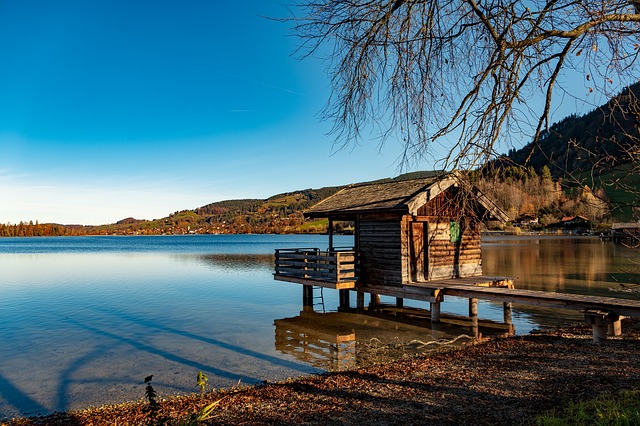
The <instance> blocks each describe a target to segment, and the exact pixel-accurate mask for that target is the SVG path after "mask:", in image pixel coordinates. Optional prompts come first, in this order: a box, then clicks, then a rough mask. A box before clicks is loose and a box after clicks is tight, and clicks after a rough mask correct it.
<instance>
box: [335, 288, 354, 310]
mask: <svg viewBox="0 0 640 426" xmlns="http://www.w3.org/2000/svg"><path fill="white" fill-rule="evenodd" d="M338 292H339V294H340V310H347V309H349V306H350V305H351V294H350V293H349V290H338Z"/></svg>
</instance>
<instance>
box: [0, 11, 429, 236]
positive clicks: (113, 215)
mask: <svg viewBox="0 0 640 426" xmlns="http://www.w3.org/2000/svg"><path fill="white" fill-rule="evenodd" d="M287 15H288V11H287V9H286V7H285V6H284V5H283V4H281V3H279V2H272V1H265V0H248V1H243V2H218V1H210V0H190V1H184V2H178V1H169V0H154V1H142V0H141V1H131V0H126V1H125V0H93V1H85V0H59V1H50V0H41V1H36V0H0V58H1V61H2V62H1V64H2V65H1V66H0V196H1V199H2V201H0V222H1V223H7V222H11V223H16V222H18V221H28V220H34V221H35V220H38V221H40V222H42V223H43V222H57V223H64V224H71V223H80V224H87V225H88V224H104V223H113V222H115V221H117V220H119V219H122V218H125V217H129V216H133V217H135V218H139V219H154V218H160V217H164V216H166V215H168V214H169V213H172V212H174V211H176V210H183V209H191V208H196V207H199V206H202V205H205V204H208V203H210V202H214V201H220V200H225V199H234V198H266V197H268V196H270V195H274V194H277V193H280V192H286V191H293V190H297V189H304V188H309V187H313V188H319V187H322V186H329V185H340V184H347V183H351V182H358V181H365V180H370V179H377V178H382V177H387V176H394V175H396V174H398V163H397V159H398V156H399V155H400V152H401V150H400V145H399V144H398V143H394V142H393V141H390V142H389V143H388V144H386V145H385V146H384V147H383V148H382V149H380V147H379V146H378V143H377V141H376V140H372V141H370V142H367V143H364V144H362V145H359V146H354V147H351V148H349V149H345V150H336V149H334V148H333V147H332V143H331V141H332V140H331V138H330V137H327V136H326V133H327V131H328V130H329V124H328V123H322V122H321V121H320V120H319V117H318V113H319V112H320V110H321V109H322V107H323V106H324V104H325V103H326V101H327V99H328V96H329V80H328V78H327V76H326V73H325V68H324V67H325V64H324V63H323V62H322V61H320V60H317V59H313V58H312V59H308V60H304V61H299V60H297V59H295V58H293V57H292V56H291V54H292V52H293V50H294V49H295V47H296V44H297V40H296V39H295V38H294V37H291V36H290V34H289V32H288V28H287V24H286V23H282V22H278V21H274V20H269V19H266V18H265V16H271V17H282V16H287ZM432 167H433V164H428V163H422V164H411V165H410V166H409V168H408V169H405V171H411V170H418V169H421V170H425V169H430V168H432Z"/></svg>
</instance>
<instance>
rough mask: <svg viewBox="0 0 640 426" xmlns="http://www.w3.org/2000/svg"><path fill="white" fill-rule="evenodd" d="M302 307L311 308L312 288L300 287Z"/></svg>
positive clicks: (307, 286) (308, 286)
mask: <svg viewBox="0 0 640 426" xmlns="http://www.w3.org/2000/svg"><path fill="white" fill-rule="evenodd" d="M302 306H311V307H313V286H310V285H303V286H302Z"/></svg>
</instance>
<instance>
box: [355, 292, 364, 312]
mask: <svg viewBox="0 0 640 426" xmlns="http://www.w3.org/2000/svg"><path fill="white" fill-rule="evenodd" d="M356 308H357V309H358V311H360V312H362V311H364V291H358V292H357V293H356Z"/></svg>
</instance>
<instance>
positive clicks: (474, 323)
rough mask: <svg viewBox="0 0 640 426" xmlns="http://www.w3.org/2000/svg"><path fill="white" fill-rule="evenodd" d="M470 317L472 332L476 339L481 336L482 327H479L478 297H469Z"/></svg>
mask: <svg viewBox="0 0 640 426" xmlns="http://www.w3.org/2000/svg"><path fill="white" fill-rule="evenodd" d="M469 317H470V318H471V334H473V337H474V338H476V339H479V338H480V328H479V327H478V299H476V298H472V297H471V298H469Z"/></svg>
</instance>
